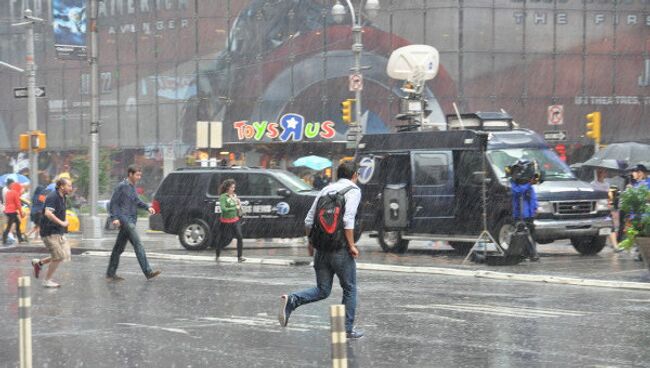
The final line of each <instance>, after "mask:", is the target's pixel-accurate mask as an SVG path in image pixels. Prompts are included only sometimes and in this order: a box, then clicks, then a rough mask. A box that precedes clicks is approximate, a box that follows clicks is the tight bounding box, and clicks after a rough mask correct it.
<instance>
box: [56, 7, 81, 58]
mask: <svg viewBox="0 0 650 368" xmlns="http://www.w3.org/2000/svg"><path fill="white" fill-rule="evenodd" d="M86 23H87V22H86V0H52V27H53V29H54V48H55V49H56V56H57V58H59V59H76V60H78V59H81V60H83V59H86V56H87V54H86Z"/></svg>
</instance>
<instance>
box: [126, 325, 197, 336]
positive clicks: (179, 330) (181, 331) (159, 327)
mask: <svg viewBox="0 0 650 368" xmlns="http://www.w3.org/2000/svg"><path fill="white" fill-rule="evenodd" d="M117 325H120V326H129V327H138V328H146V329H151V330H160V331H167V332H173V333H178V334H183V335H187V336H189V337H194V338H198V337H195V336H192V335H190V333H189V332H187V331H185V330H183V329H180V328H173V327H161V326H149V325H143V324H139V323H117Z"/></svg>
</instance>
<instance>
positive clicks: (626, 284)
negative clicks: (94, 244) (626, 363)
mask: <svg viewBox="0 0 650 368" xmlns="http://www.w3.org/2000/svg"><path fill="white" fill-rule="evenodd" d="M110 254H111V252H109V251H86V252H84V253H82V255H84V256H95V257H109V256H110ZM122 255H123V256H125V257H130V258H135V253H133V252H124V253H123V254H122ZM147 257H149V258H153V259H163V260H176V261H203V262H214V261H215V260H214V257H211V256H191V255H172V254H164V253H155V252H154V253H147ZM219 262H220V263H237V258H236V257H220V258H219ZM244 263H247V264H260V265H271V266H306V265H309V264H311V260H310V261H307V260H291V259H280V258H246V262H244ZM357 270H363V271H384V272H399V273H417V274H429V275H445V276H460V277H474V278H483V279H491V280H508V281H522V282H536V283H544V284H554V285H571V286H587V287H600V288H612V289H626V290H646V291H650V283H643V282H631V281H609V280H597V279H579V278H572V277H562V276H551V275H523V274H516V273H508V272H495V271H485V270H459V269H456V268H441V267H421V266H391V265H382V264H375V263H357Z"/></svg>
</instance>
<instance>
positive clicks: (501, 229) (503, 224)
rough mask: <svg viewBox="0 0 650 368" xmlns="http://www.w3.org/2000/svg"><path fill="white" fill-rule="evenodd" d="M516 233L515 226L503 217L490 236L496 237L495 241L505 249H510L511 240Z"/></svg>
mask: <svg viewBox="0 0 650 368" xmlns="http://www.w3.org/2000/svg"><path fill="white" fill-rule="evenodd" d="M514 232H515V226H514V225H513V224H512V221H511V220H510V219H509V218H508V217H502V218H501V219H500V220H499V221H498V222H497V224H496V226H495V227H494V228H493V229H492V230H490V234H491V235H492V236H493V237H494V240H496V241H498V242H499V245H500V246H501V247H502V248H503V249H508V248H509V247H510V238H511V237H512V234H514Z"/></svg>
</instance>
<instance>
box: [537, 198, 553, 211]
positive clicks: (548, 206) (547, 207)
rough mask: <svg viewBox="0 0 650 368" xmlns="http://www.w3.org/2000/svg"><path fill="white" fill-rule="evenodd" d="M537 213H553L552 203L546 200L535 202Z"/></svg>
mask: <svg viewBox="0 0 650 368" xmlns="http://www.w3.org/2000/svg"><path fill="white" fill-rule="evenodd" d="M537 213H553V203H551V202H548V201H539V202H537Z"/></svg>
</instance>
